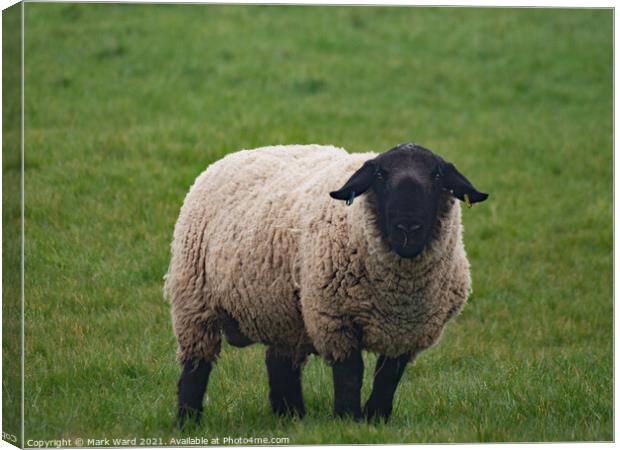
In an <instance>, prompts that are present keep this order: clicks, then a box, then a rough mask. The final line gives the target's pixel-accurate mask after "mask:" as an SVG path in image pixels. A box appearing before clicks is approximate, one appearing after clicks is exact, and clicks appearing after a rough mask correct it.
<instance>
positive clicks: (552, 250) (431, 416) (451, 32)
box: [3, 3, 613, 444]
mask: <svg viewBox="0 0 620 450" xmlns="http://www.w3.org/2000/svg"><path fill="white" fill-rule="evenodd" d="M25 10H26V18H25V23H26V41H25V54H26V82H25V84H26V100H25V108H26V109H25V114H26V126H27V129H26V139H25V153H26V157H25V164H26V191H25V195H26V202H27V206H26V210H25V218H26V219H25V220H26V239H27V240H26V248H25V254H26V305H27V310H26V322H25V329H26V339H27V342H26V348H25V352H26V368H25V377H26V380H25V381H26V390H25V414H26V421H25V427H26V438H27V439H59V438H63V437H64V438H77V437H82V438H84V439H86V438H98V439H100V438H106V437H107V438H109V439H111V438H116V437H125V438H133V437H137V438H149V437H153V438H161V439H162V440H163V441H162V442H163V443H164V444H166V443H168V442H169V439H170V438H172V437H182V436H207V437H220V438H223V437H225V436H231V437H241V436H268V437H272V436H274V437H288V438H289V439H290V441H289V443H290V444H318V443H359V442H364V443H396V442H412V443H413V442H493V441H495V442H499V441H584V440H586V441H590V440H606V441H609V440H612V439H613V429H612V427H613V425H612V414H613V409H612V387H613V385H612V382H613V368H612V345H613V341H612V306H613V305H612V170H613V169H612V157H613V154H612V131H613V125H612V107H613V104H612V12H611V10H560V9H555V10H545V9H535V10H532V9H519V10H514V9H458V8H456V9H451V8H441V9H428V8H427V9H423V8H399V7H391V8H390V7H382V8H376V7H358V8H354V7H274V6H254V7H248V6H243V7H241V6H202V5H192V6H190V5H154V6H149V5H115V4H99V5H96V4H89V5H86V4H35V3H27V4H26V7H25ZM11 138H13V139H15V138H16V137H15V136H12V137H11V136H7V137H6V139H11ZM406 141H414V142H418V143H420V144H422V145H425V146H427V147H429V148H431V149H433V150H435V151H436V152H438V153H439V154H441V155H443V156H444V157H445V158H446V159H448V160H451V161H453V162H454V163H456V164H457V166H458V167H459V168H460V169H461V171H462V172H463V173H465V174H467V175H468V177H469V178H470V179H471V180H472V181H473V182H474V183H475V184H476V186H477V187H479V188H480V189H481V190H483V191H485V192H490V193H491V198H490V200H489V201H488V202H485V203H483V204H481V205H479V206H477V207H475V208H473V209H472V210H465V211H464V213H463V215H464V217H463V220H464V224H465V230H466V231H465V241H466V248H467V250H468V254H469V256H470V261H471V264H472V274H473V279H474V294H473V296H472V297H471V299H470V302H469V304H468V306H467V307H466V308H465V310H464V311H463V313H462V314H461V316H460V317H458V318H457V320H455V321H454V322H453V323H452V324H451V326H450V327H448V329H447V331H446V333H445V334H444V337H443V339H442V341H441V343H440V344H439V345H438V346H436V347H434V348H433V349H431V350H429V351H427V352H426V353H424V354H422V355H421V356H420V358H419V359H418V361H417V362H416V364H415V365H414V366H411V367H409V368H408V369H407V371H406V373H405V376H404V379H403V383H402V384H401V386H400V388H399V392H398V394H397V399H396V406H395V413H394V416H393V419H392V421H391V422H390V423H389V424H387V425H384V424H380V425H377V424H371V425H369V424H358V423H354V422H350V421H340V420H333V419H332V418H331V417H330V413H331V408H332V384H331V372H330V369H329V368H328V367H327V366H326V365H325V364H324V363H323V362H322V361H321V360H319V359H317V358H312V359H311V360H310V361H309V363H308V364H307V366H306V369H305V373H304V375H305V378H304V396H305V400H306V406H307V410H308V413H309V414H308V416H307V418H306V419H304V420H303V421H297V420H281V419H277V418H275V417H273V416H272V414H271V412H270V409H269V406H268V401H267V381H266V371H265V368H264V364H263V352H264V348H262V347H260V346H254V347H252V348H250V349H245V350H238V349H233V348H230V347H225V348H224V350H223V352H222V358H221V360H220V362H219V363H218V366H217V368H216V370H215V371H214V373H213V376H212V381H211V384H210V386H209V393H208V400H207V403H206V417H205V419H206V420H205V422H204V424H203V425H202V426H201V427H200V428H197V429H193V430H189V431H187V432H186V433H180V432H178V431H177V430H176V429H175V428H174V414H175V388H176V386H175V384H176V380H177V377H178V374H179V368H178V367H177V365H176V363H175V360H174V353H175V340H174V337H173V334H172V330H171V324H170V317H169V310H168V305H167V304H166V303H165V302H164V300H163V297H162V284H163V281H162V277H163V275H164V273H165V272H166V269H167V266H168V259H169V243H170V240H171V236H172V230H173V226H174V223H175V220H176V217H177V214H178V211H179V208H180V205H181V203H182V200H183V198H184V195H185V193H186V191H187V190H188V188H189V186H190V185H191V183H192V182H193V180H194V178H195V177H196V176H197V175H198V174H199V173H200V172H201V171H202V170H203V169H204V168H205V167H206V166H207V165H208V164H209V163H211V162H213V161H215V160H217V159H218V158H220V157H221V156H223V155H224V154H226V153H227V152H231V151H235V150H237V149H240V148H252V147H256V146H261V145H268V144H275V143H326V144H335V145H338V146H343V147H345V148H347V149H349V150H350V151H368V150H375V151H383V150H387V149H388V148H390V147H391V146H393V145H395V144H398V143H401V142H406ZM16 156H17V155H16V154H14V153H11V154H6V153H5V155H4V158H3V170H4V173H5V177H7V176H8V177H13V178H9V179H17V178H16V176H17V174H18V168H19V160H18V159H17V158H16ZM9 213H11V214H14V215H15V217H17V216H16V215H17V214H18V213H19V210H18V209H15V208H10V209H9V210H8V212H7V214H9ZM15 217H14V218H15ZM13 223H15V222H13ZM5 245H6V244H5ZM5 270H7V271H8V275H5V277H7V276H9V277H10V276H11V272H10V270H11V269H10V268H8V269H5ZM5 279H9V278H5ZM10 279H12V280H13V279H15V278H14V277H13V278H10ZM365 358H366V362H367V364H368V366H367V371H366V380H365V386H364V396H367V395H368V393H369V388H370V376H369V375H370V373H371V370H372V369H371V368H370V367H371V366H370V365H374V359H375V357H374V356H373V355H366V356H365ZM6 401H7V400H6V399H5V402H6ZM9 401H13V400H9ZM9 406H10V405H8V406H7V408H9ZM7 410H8V409H7ZM155 443H159V441H155Z"/></svg>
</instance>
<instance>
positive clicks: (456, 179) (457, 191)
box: [442, 163, 489, 203]
mask: <svg viewBox="0 0 620 450" xmlns="http://www.w3.org/2000/svg"><path fill="white" fill-rule="evenodd" d="M442 172H443V187H444V189H446V190H447V191H449V192H450V193H451V194H452V195H454V196H455V197H456V198H458V199H459V200H461V201H464V202H466V203H478V202H483V201H485V200H486V199H487V197H488V196H489V194H485V193H484V192H480V191H478V190H477V189H476V188H475V187H474V186H473V185H472V184H471V183H470V182H469V180H468V179H467V178H465V177H464V176H463V174H461V172H459V171H458V170H457V169H456V167H454V164H452V163H446V164H444V166H443V167H442ZM466 195H467V198H465V196H466Z"/></svg>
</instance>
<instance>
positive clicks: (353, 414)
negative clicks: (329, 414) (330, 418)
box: [334, 411, 364, 422]
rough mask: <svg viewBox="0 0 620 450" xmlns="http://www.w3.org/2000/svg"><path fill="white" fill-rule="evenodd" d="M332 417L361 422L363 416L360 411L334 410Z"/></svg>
mask: <svg viewBox="0 0 620 450" xmlns="http://www.w3.org/2000/svg"><path fill="white" fill-rule="evenodd" d="M334 417H336V418H338V419H343V420H348V419H350V420H354V421H355V422H362V421H363V420H364V416H363V415H362V412H361V411H334Z"/></svg>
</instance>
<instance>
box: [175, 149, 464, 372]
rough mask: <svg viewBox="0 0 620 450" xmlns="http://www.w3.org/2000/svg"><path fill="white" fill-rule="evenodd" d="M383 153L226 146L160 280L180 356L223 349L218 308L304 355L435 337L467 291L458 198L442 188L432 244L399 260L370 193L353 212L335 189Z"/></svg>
mask: <svg viewBox="0 0 620 450" xmlns="http://www.w3.org/2000/svg"><path fill="white" fill-rule="evenodd" d="M375 156H376V154H375V153H358V154H349V153H347V152H346V151H344V150H343V149H340V148H335V147H329V146H319V145H303V146H302V145H290V146H274V147H263V148H259V149H255V150H243V151H240V152H236V153H232V154H229V155H228V156H226V157H225V158H223V159H221V160H219V161H217V162H216V163H214V164H212V165H211V166H209V167H208V168H207V170H205V171H204V172H203V173H202V174H201V175H200V176H199V177H198V178H197V179H196V181H195V183H194V185H193V186H192V188H191V189H190V191H189V193H188V194H187V196H186V198H185V202H184V204H183V207H182V208H181V213H180V215H179V219H178V221H177V224H176V227H175V231H174V239H173V242H172V260H171V263H170V268H169V272H168V275H167V276H166V285H165V292H166V294H167V296H168V298H169V299H170V300H171V303H172V319H173V327H174V332H175V334H176V336H177V340H178V354H177V355H178V359H179V361H186V360H189V359H192V358H206V359H208V360H214V359H215V358H216V357H217V355H218V353H219V349H220V341H221V337H220V334H221V333H220V328H221V320H220V318H221V316H222V314H228V315H229V316H230V317H232V318H234V319H235V320H236V321H237V322H238V324H239V328H240V330H241V332H242V333H243V334H245V335H246V336H247V337H249V338H250V339H251V340H253V341H255V342H262V343H264V344H267V345H271V346H273V347H275V348H276V349H277V350H278V351H280V352H282V353H286V354H289V355H291V356H293V357H294V358H295V359H296V360H297V361H299V362H301V361H303V359H304V358H305V356H306V355H307V354H308V353H310V352H312V351H316V352H317V353H319V354H320V355H321V356H323V357H325V358H326V359H327V360H328V361H330V362H333V361H335V360H340V359H342V358H344V357H345V356H346V355H347V354H348V353H349V352H350V351H351V350H352V349H355V348H362V349H365V350H368V351H372V352H375V353H378V354H382V355H386V356H391V357H395V356H400V355H403V354H406V353H409V354H412V355H413V354H415V353H417V352H419V351H420V350H423V349H425V348H427V347H429V346H430V345H432V344H433V343H434V342H436V341H437V339H438V338H439V336H440V335H441V332H442V330H443V327H444V326H445V324H446V322H447V321H448V319H450V317H452V316H453V315H454V314H455V313H457V312H458V311H460V309H461V308H462V306H463V304H464V303H465V301H466V299H467V296H468V294H469V291H470V275H469V263H468V261H467V258H466V255H465V250H464V248H463V243H462V238H461V234H462V228H461V217H460V214H461V212H460V206H459V204H458V202H457V201H456V200H454V199H453V198H452V197H451V196H449V195H448V194H442V198H441V204H440V208H439V218H438V221H437V224H436V226H435V229H434V230H433V237H432V239H431V241H430V243H429V244H428V245H427V247H426V249H425V250H424V251H423V252H422V253H421V254H420V255H419V256H418V257H416V258H413V259H403V258H401V257H399V256H398V255H396V254H395V253H394V252H392V251H390V250H389V248H388V246H387V244H386V242H385V240H384V239H383V237H382V235H381V233H380V231H379V229H378V226H377V224H376V223H375V214H374V212H373V202H374V201H375V200H374V198H373V194H372V193H371V192H369V193H367V194H365V195H363V196H361V197H359V198H357V199H356V200H355V202H354V203H353V205H351V206H350V207H347V206H345V204H344V202H340V201H336V200H334V199H332V198H331V197H330V196H329V192H330V191H333V190H336V189H338V188H340V187H341V186H342V185H343V184H344V183H345V182H346V180H347V179H348V178H349V177H350V176H351V175H352V174H353V172H355V171H356V170H357V169H358V168H359V167H360V166H361V165H362V164H363V163H364V162H365V161H366V160H369V159H372V158H374V157H375Z"/></svg>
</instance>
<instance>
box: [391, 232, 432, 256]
mask: <svg viewBox="0 0 620 450" xmlns="http://www.w3.org/2000/svg"><path fill="white" fill-rule="evenodd" d="M389 242H390V247H391V248H392V250H393V251H394V253H396V254H397V255H398V256H400V257H402V258H415V257H416V256H418V255H419V254H420V253H422V251H423V250H424V247H425V242H424V241H420V240H419V239H412V238H411V236H407V235H405V234H404V233H395V234H393V235H392V236H390V239H389Z"/></svg>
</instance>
